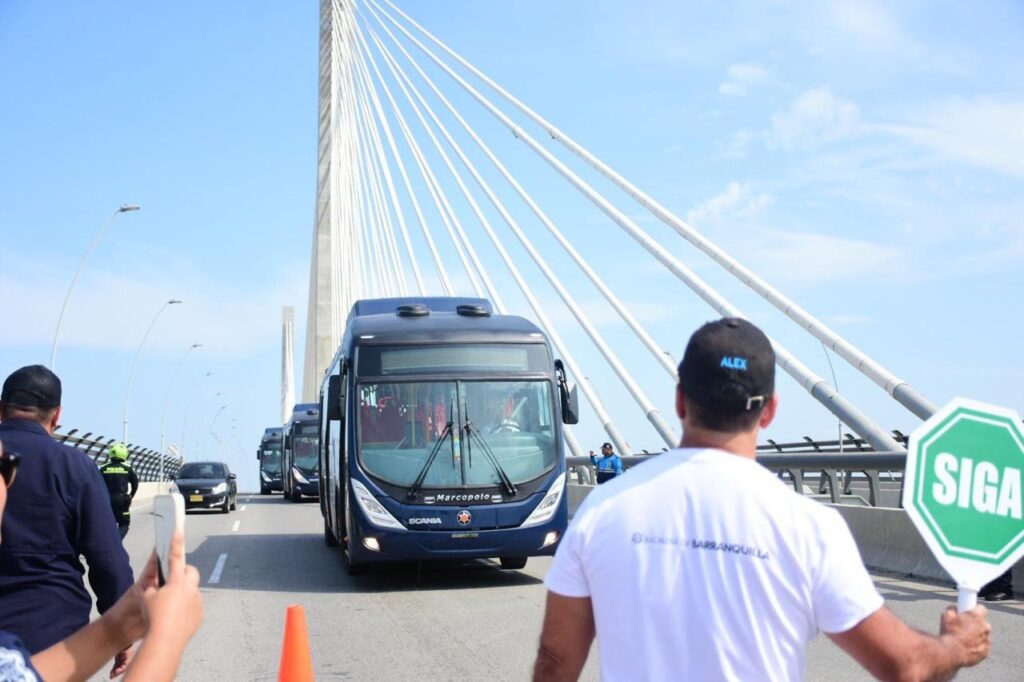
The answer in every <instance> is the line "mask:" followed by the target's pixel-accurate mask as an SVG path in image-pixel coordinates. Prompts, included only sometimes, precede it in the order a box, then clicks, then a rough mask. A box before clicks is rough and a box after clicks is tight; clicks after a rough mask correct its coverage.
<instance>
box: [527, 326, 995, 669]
mask: <svg viewBox="0 0 1024 682" xmlns="http://www.w3.org/2000/svg"><path fill="white" fill-rule="evenodd" d="M777 407H778V398H777V397H776V395H775V353H774V351H773V350H772V347H771V342H770V341H769V340H768V338H767V337H766V336H765V335H764V334H763V333H762V332H761V330H759V329H758V328H757V327H755V326H754V325H753V324H751V323H749V322H747V321H745V320H741V319H735V318H727V319H723V320H719V321H716V322H711V323H708V324H706V325H704V326H703V327H701V328H700V329H698V330H697V331H696V332H695V333H694V335H693V336H692V337H691V338H690V342H689V344H688V345H687V347H686V353H685V355H684V357H683V360H682V362H681V363H680V365H679V386H678V390H677V392H676V411H677V413H678V414H679V417H680V419H681V420H682V423H683V438H682V442H681V443H680V447H679V449H677V450H673V451H671V452H668V453H665V454H663V455H659V456H658V457H654V458H652V459H651V460H649V461H647V462H645V463H644V464H643V465H641V466H638V467H635V468H634V469H631V470H630V471H628V472H627V473H626V474H625V475H624V476H619V477H617V478H615V479H614V480H612V481H609V482H608V483H607V484H606V485H603V486H599V487H597V488H595V489H594V490H593V491H591V493H590V495H589V496H588V497H587V499H586V501H585V502H584V503H583V505H582V506H581V507H580V509H579V511H578V512H577V513H576V516H575V517H574V519H573V522H572V524H571V525H570V527H569V530H568V531H567V532H566V535H565V537H564V539H563V540H562V544H561V546H559V548H558V553H557V554H556V556H555V561H554V564H553V566H552V568H551V571H550V572H549V573H548V576H547V580H546V584H547V587H548V601H547V609H546V613H545V615H544V627H543V632H542V634H541V642H540V650H539V651H538V654H537V661H536V665H535V668H534V680H566V679H576V678H577V677H578V676H579V673H580V670H581V669H582V668H583V664H584V663H585V662H586V659H587V655H588V653H589V651H590V646H591V643H592V641H593V639H594V635H595V631H596V635H597V639H598V647H599V649H600V652H601V677H602V679H603V680H630V681H632V680H669V679H672V680H681V679H686V680H799V679H801V678H802V677H803V673H804V653H805V649H806V646H807V643H808V642H810V641H811V640H812V639H813V638H814V637H815V636H816V635H817V633H818V631H819V630H820V631H823V632H825V633H826V634H827V635H828V636H829V637H830V638H831V639H832V640H833V641H834V642H835V643H836V644H838V645H839V646H840V647H841V648H842V649H844V650H845V651H846V652H847V653H848V654H850V655H851V656H853V658H855V659H856V660H857V661H858V662H859V663H860V664H861V665H862V666H864V667H865V668H866V669H867V670H868V671H869V672H870V673H872V674H874V675H875V676H877V677H880V678H883V679H929V680H930V679H948V677H949V676H951V675H952V674H953V673H955V672H956V670H958V669H959V668H961V667H964V666H970V665H974V664H976V663H978V662H980V661H981V660H983V659H984V658H985V657H986V656H987V655H988V652H989V647H990V632H991V626H990V625H989V624H988V622H987V621H986V619H985V614H986V611H985V607H983V606H979V607H977V608H975V609H972V610H971V611H968V612H966V613H959V614H958V613H956V611H955V609H952V608H951V609H949V610H947V611H946V612H945V613H943V614H942V618H941V626H940V631H941V632H940V634H939V635H938V636H932V635H927V634H924V633H920V632H917V631H915V630H912V629H911V628H909V627H908V626H907V625H906V624H904V623H903V621H901V620H900V619H899V618H897V617H896V616H895V615H894V614H893V613H892V612H891V611H889V610H888V609H887V608H886V607H885V606H884V605H883V600H882V597H881V596H880V595H879V594H878V592H877V591H876V590H875V587H874V585H873V583H872V582H871V578H870V576H869V575H868V573H867V571H866V570H865V568H864V565H863V563H862V562H861V558H860V554H859V553H858V551H857V546H856V545H855V544H854V541H853V537H852V536H851V535H850V531H849V529H848V528H847V526H846V523H845V522H844V521H843V519H842V517H840V516H839V514H838V513H837V512H836V511H835V510H833V509H830V508H828V507H826V506H824V505H821V504H819V503H817V502H814V501H813V500H810V499H807V498H805V497H802V496H800V495H797V494H796V493H794V492H793V491H792V490H790V489H789V488H788V487H787V486H786V485H785V484H783V483H782V482H781V481H779V480H778V478H776V477H775V476H774V475H773V474H772V473H771V472H769V471H768V470H767V469H765V468H763V467H762V466H760V465H759V464H757V462H756V461H755V460H754V455H755V451H756V446H757V434H758V431H759V430H760V429H762V428H765V427H766V426H768V425H769V424H770V423H771V421H772V419H773V418H774V416H775V412H776V409H777ZM623 632H626V633H629V635H628V638H623V637H622V633H623Z"/></svg>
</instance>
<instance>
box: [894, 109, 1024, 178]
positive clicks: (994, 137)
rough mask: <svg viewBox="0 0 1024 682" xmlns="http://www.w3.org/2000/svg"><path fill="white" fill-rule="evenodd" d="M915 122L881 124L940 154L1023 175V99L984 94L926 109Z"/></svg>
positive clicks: (1009, 173) (1014, 174)
mask: <svg viewBox="0 0 1024 682" xmlns="http://www.w3.org/2000/svg"><path fill="white" fill-rule="evenodd" d="M915 118H916V120H915V121H914V122H912V123H911V124H910V125H888V126H876V129H877V130H879V131H883V132H889V133H894V134H896V135H898V136H900V137H903V138H904V139H907V140H909V141H911V142H913V143H915V144H918V145H921V146H923V147H926V148H928V149H930V150H932V151H934V152H936V153H938V154H940V155H941V156H944V157H946V158H949V159H954V160H958V161H966V162H967V163H971V164H974V165H976V166H981V167H984V168H990V169H993V170H996V171H1000V172H1002V173H1006V174H1008V175H1013V176H1018V177H1020V176H1024V125H1022V122H1024V101H1022V100H1015V101H1013V100H999V99H995V98H992V97H979V98H976V99H972V100H953V101H949V102H944V103H942V104H938V105H934V106H932V107H929V108H928V109H926V110H924V111H923V112H921V113H920V114H918V115H917V116H916V117H915Z"/></svg>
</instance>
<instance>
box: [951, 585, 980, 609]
mask: <svg viewBox="0 0 1024 682" xmlns="http://www.w3.org/2000/svg"><path fill="white" fill-rule="evenodd" d="M977 605H978V591H977V590H972V589H971V588H969V587H964V586H963V585H960V586H958V587H957V595H956V610H957V611H959V612H960V613H963V612H964V611H970V610H971V609H973V608H974V607H975V606H977Z"/></svg>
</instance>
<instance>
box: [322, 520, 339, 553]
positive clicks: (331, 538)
mask: <svg viewBox="0 0 1024 682" xmlns="http://www.w3.org/2000/svg"><path fill="white" fill-rule="evenodd" d="M324 544H325V545H327V546H328V547H337V546H338V536H337V535H335V534H334V531H333V530H331V524H329V523H327V517H326V516H325V517H324Z"/></svg>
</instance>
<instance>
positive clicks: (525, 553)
mask: <svg viewBox="0 0 1024 682" xmlns="http://www.w3.org/2000/svg"><path fill="white" fill-rule="evenodd" d="M320 416H321V419H320V430H321V431H320V493H321V494H320V508H321V512H322V513H323V517H324V541H325V542H326V543H327V545H329V546H338V545H340V546H341V549H342V552H343V561H344V566H345V569H346V571H347V572H348V573H350V574H357V573H363V572H366V571H367V569H368V568H369V567H371V566H372V565H373V564H374V563H379V562H386V561H387V562H390V561H423V560H428V559H480V558H498V559H499V560H500V562H501V566H502V567H503V568H509V569H518V568H522V567H523V566H525V565H526V561H527V557H530V556H540V555H550V554H553V553H554V551H555V547H556V546H557V544H558V541H559V540H560V539H561V537H562V534H563V533H564V532H565V528H566V524H567V522H568V498H567V495H566V494H565V483H566V466H565V453H564V451H563V440H562V424H563V423H568V424H575V423H576V422H577V421H578V417H577V398H576V390H575V387H572V388H570V387H569V384H568V382H567V381H566V376H565V370H564V368H563V367H562V363H561V362H560V361H557V360H555V359H554V358H553V356H552V353H551V347H550V344H549V343H548V340H547V337H546V336H545V335H544V333H543V332H541V330H540V329H538V328H537V327H536V326H535V325H534V324H532V323H530V322H529V321H527V320H525V319H523V318H521V317H515V316H511V315H495V314H493V312H492V310H491V305H490V303H489V302H488V301H487V300H485V299H477V298H400V299H397V298H396V299H373V300H362V301H357V302H356V303H355V305H354V306H353V307H352V310H351V312H350V314H349V316H348V322H347V324H346V327H345V334H344V337H343V339H342V343H341V347H340V348H339V349H338V352H337V354H336V356H335V358H334V360H333V362H332V363H331V365H330V366H329V368H328V369H327V371H326V373H325V377H324V380H323V383H322V386H321V391H320Z"/></svg>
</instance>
